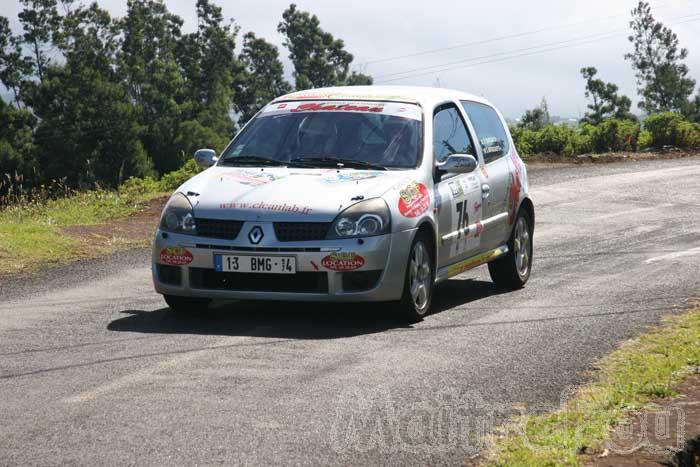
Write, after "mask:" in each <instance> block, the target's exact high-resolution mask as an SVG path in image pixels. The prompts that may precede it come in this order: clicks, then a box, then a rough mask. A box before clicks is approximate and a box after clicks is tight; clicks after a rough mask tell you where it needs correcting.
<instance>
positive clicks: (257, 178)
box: [216, 170, 280, 186]
mask: <svg viewBox="0 0 700 467" xmlns="http://www.w3.org/2000/svg"><path fill="white" fill-rule="evenodd" d="M216 176H220V177H223V178H226V179H228V180H233V181H234V182H236V183H240V184H241V185H247V186H261V185H267V184H268V183H271V182H274V181H275V180H278V179H279V178H280V177H279V176H277V175H275V174H272V173H270V172H263V171H255V170H237V171H235V172H226V173H223V174H217V175H216Z"/></svg>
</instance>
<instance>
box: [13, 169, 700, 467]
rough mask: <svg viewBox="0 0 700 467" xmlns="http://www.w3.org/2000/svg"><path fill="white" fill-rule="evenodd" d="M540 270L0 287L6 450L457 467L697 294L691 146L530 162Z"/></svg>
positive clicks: (48, 456)
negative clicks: (235, 293) (231, 291)
mask: <svg viewBox="0 0 700 467" xmlns="http://www.w3.org/2000/svg"><path fill="white" fill-rule="evenodd" d="M531 185H532V192H533V197H534V200H535V204H536V209H537V230H536V234H535V248H536V252H535V266H534V270H533V274H532V278H531V280H530V282H529V284H528V285H527V287H526V288H525V289H523V290H520V291H517V292H510V293H503V292H501V291H499V290H496V289H495V288H494V287H493V286H492V285H491V283H490V282H489V280H488V274H487V272H486V270H485V268H483V267H482V268H480V269H478V270H476V271H472V272H470V273H467V274H465V275H464V276H460V277H458V278H457V279H455V280H451V281H449V282H448V283H446V284H445V285H444V286H441V287H440V288H439V289H438V292H437V297H436V300H435V308H436V311H437V312H436V313H435V314H434V315H432V316H430V317H429V318H427V319H426V320H425V321H424V322H422V323H420V324H417V325H414V326H410V327H409V326H405V325H402V324H401V323H400V322H398V321H396V320H394V319H393V318H392V316H391V315H390V314H387V313H385V312H384V310H383V309H382V307H381V306H365V305H363V306H335V305H334V306H327V305H314V306H300V305H298V304H290V303H282V304H276V303H263V304H259V303H235V304H229V305H223V306H220V307H218V308H216V309H214V310H212V311H211V312H209V313H208V314H206V315H201V316H180V315H175V314H173V313H171V312H169V311H168V310H167V308H165V306H164V304H163V302H162V301H161V299H160V297H159V296H157V295H156V294H155V293H154V292H153V291H152V288H151V284H150V276H149V269H148V252H147V251H145V250H136V251H132V252H128V253H122V254H119V255H116V256H113V257H110V258H107V259H102V260H97V261H90V262H83V263H78V264H75V265H72V266H69V267H64V268H58V269H53V270H50V271H47V272H45V273H43V274H41V275H39V276H38V277H36V278H32V279H28V280H21V281H17V280H14V281H5V282H3V283H2V284H0V296H2V297H3V298H2V300H1V301H0V464H2V465H13V464H42V465H50V464H54V465H56V464H81V465H99V464H141V465H166V464H220V463H226V464H267V463H273V462H274V463H283V464H345V465H347V464H364V463H372V464H377V463H388V462H392V463H428V462H429V463H431V464H441V463H450V464H451V463H463V462H465V461H466V459H467V458H468V456H470V455H472V454H474V453H475V452H478V449H479V448H480V446H481V444H480V442H479V439H480V436H479V435H480V433H484V432H485V433H488V432H490V431H491V430H493V428H494V427H495V426H496V425H498V424H499V423H502V422H503V421H504V420H505V419H506V418H507V417H508V416H511V415H513V414H515V413H518V412H519V411H522V410H542V409H546V408H548V407H553V406H556V404H557V403H558V401H559V400H560V398H561V397H562V396H565V395H566V394H567V390H568V389H567V388H570V387H572V386H575V385H577V384H580V383H582V382H584V381H585V380H586V379H587V378H588V377H590V372H591V371H592V370H593V368H594V362H595V361H596V359H598V358H599V357H601V356H603V355H604V354H606V353H607V352H609V351H610V350H612V349H613V348H615V346H616V345H617V344H618V343H619V342H620V341H621V340H623V339H626V338H629V337H631V336H634V335H635V334H637V333H639V332H641V331H643V330H644V329H646V328H647V326H648V325H650V324H653V323H655V322H657V321H658V320H659V318H660V317H662V316H663V315H665V314H668V313H669V312H673V311H677V310H680V309H682V308H683V307H684V306H685V305H686V303H687V302H688V300H689V299H691V298H692V297H694V296H697V295H698V294H700V292H699V291H700V224H699V223H698V214H699V213H700V208H699V205H700V201H699V200H700V158H694V159H681V160H675V161H652V162H640V163H626V164H613V165H587V166H583V167H573V168H570V167H567V168H554V169H531Z"/></svg>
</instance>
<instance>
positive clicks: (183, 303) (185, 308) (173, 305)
mask: <svg viewBox="0 0 700 467" xmlns="http://www.w3.org/2000/svg"><path fill="white" fill-rule="evenodd" d="M163 298H164V299H165V303H167V304H168V306H169V307H170V309H171V310H172V311H175V312H178V313H185V312H187V313H194V312H197V311H206V310H207V308H208V307H209V304H210V303H211V300H209V299H208V298H197V297H178V296H177V295H163Z"/></svg>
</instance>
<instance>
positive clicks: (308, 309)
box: [107, 280, 505, 339]
mask: <svg viewBox="0 0 700 467" xmlns="http://www.w3.org/2000/svg"><path fill="white" fill-rule="evenodd" d="M504 292H505V291H503V290H500V289H498V288H496V287H495V286H494V285H493V284H492V283H490V282H484V281H477V280H449V281H446V282H444V283H442V284H440V285H439V286H438V289H437V290H436V295H435V296H434V299H433V306H432V309H431V311H432V313H431V315H430V316H428V317H427V318H426V321H429V320H430V319H432V318H433V317H434V316H435V315H436V314H439V313H443V312H445V311H447V310H451V309H453V308H456V307H459V306H462V305H467V304H469V303H471V302H474V301H477V300H481V299H484V298H486V297H489V296H492V295H497V294H500V293H504ZM121 313H122V314H125V315H127V316H125V317H122V318H118V319H116V320H114V321H112V322H111V323H109V325H108V326H107V329H108V330H110V331H118V332H141V333H151V334H194V335H218V336H255V337H269V338H284V339H340V338H345V337H354V336H359V335H367V334H374V333H379V332H384V331H388V330H393V329H402V328H404V329H409V328H412V327H414V326H416V325H410V324H407V323H406V322H405V321H404V320H402V319H401V317H400V316H399V315H397V314H396V312H395V311H394V310H393V309H392V308H391V306H390V305H389V304H386V303H371V304H367V303H355V304H335V303H334V304H329V303H299V302H257V301H236V302H222V303H218V304H215V305H214V306H212V307H210V308H209V310H206V311H203V312H198V311H196V310H193V311H192V312H189V313H188V312H184V313H175V312H173V311H171V310H170V309H169V308H167V307H166V308H161V309H158V310H154V311H144V310H124V311H122V312H121ZM417 326H420V325H417Z"/></svg>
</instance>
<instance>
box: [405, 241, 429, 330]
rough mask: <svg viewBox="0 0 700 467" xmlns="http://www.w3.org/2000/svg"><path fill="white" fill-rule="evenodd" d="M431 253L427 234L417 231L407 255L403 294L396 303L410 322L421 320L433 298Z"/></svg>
mask: <svg viewBox="0 0 700 467" xmlns="http://www.w3.org/2000/svg"><path fill="white" fill-rule="evenodd" d="M434 279H435V274H434V273H433V254H432V250H431V248H430V241H429V239H428V236H427V235H426V234H424V233H418V234H417V235H416V238H415V239H414V240H413V245H411V252H410V254H409V256H408V264H407V266H406V275H405V281H404V288H403V295H402V297H401V301H400V302H399V303H398V304H397V305H398V308H399V311H400V313H401V314H402V315H403V317H404V318H405V319H406V320H407V321H409V322H412V323H416V322H418V321H421V320H422V319H423V318H424V317H425V315H427V314H428V311H429V310H430V302H431V301H432V298H433V282H434Z"/></svg>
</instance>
